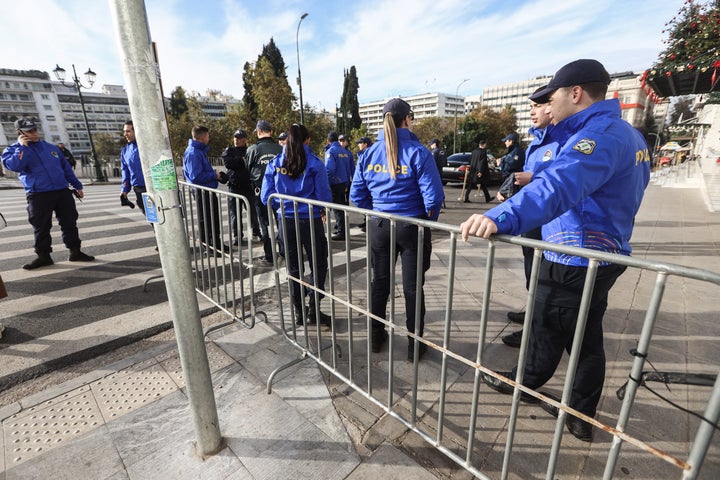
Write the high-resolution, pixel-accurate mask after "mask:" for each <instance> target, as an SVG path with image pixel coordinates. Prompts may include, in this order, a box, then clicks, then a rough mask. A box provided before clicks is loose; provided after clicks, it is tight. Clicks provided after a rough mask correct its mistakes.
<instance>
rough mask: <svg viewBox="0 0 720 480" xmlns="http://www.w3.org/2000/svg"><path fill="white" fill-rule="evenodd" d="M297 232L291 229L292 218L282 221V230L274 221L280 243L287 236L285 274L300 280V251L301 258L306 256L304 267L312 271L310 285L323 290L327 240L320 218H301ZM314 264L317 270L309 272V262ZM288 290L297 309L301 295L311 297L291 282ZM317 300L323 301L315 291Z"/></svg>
mask: <svg viewBox="0 0 720 480" xmlns="http://www.w3.org/2000/svg"><path fill="white" fill-rule="evenodd" d="M298 223H299V230H298V229H296V228H295V219H294V218H292V217H286V218H285V227H286V228H287V229H286V230H283V225H282V220H281V219H279V220H278V224H279V225H280V227H279V234H280V240H281V241H282V242H284V241H285V237H287V243H288V249H287V252H286V256H285V258H286V261H287V267H288V273H289V274H290V275H291V276H293V277H296V278H302V276H303V275H304V264H305V262H304V260H303V251H304V252H305V257H307V260H308V264H309V265H310V271H311V272H312V275H311V278H310V283H312V284H313V285H314V286H315V287H317V288H319V289H322V290H324V289H325V278H326V277H327V271H328V243H327V237H325V229H324V228H323V221H322V219H320V218H316V219H309V218H301V219H299V220H298ZM311 229H312V230H314V234H315V244H314V245H313V243H312V237H311V235H310V230H311ZM298 236H299V237H300V251H298V246H297V238H298ZM314 258H315V261H316V262H317V271H315V270H314V269H313V259H314ZM290 286H291V288H290V296H291V298H292V300H293V303H294V304H295V306H300V305H301V304H302V303H303V298H304V296H305V295H308V294H311V295H314V294H313V293H312V292H303V293H301V288H300V284H299V283H297V282H295V281H292V283H291V285H290ZM319 295H320V298H323V296H324V295H323V294H322V293H320V292H319Z"/></svg>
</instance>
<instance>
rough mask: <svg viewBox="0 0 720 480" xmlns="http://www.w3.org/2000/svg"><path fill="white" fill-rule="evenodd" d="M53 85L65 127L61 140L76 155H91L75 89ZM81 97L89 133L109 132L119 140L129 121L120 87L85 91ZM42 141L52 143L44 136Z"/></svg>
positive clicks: (57, 83)
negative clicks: (124, 125)
mask: <svg viewBox="0 0 720 480" xmlns="http://www.w3.org/2000/svg"><path fill="white" fill-rule="evenodd" d="M52 85H53V88H54V90H55V92H56V94H57V100H58V103H59V104H60V110H61V112H62V121H63V123H64V126H65V132H66V135H65V136H64V138H63V140H62V141H64V142H65V144H66V145H67V147H68V148H69V149H70V151H72V152H73V154H75V155H76V156H82V155H90V153H91V149H90V139H89V138H88V133H87V128H86V127H85V119H84V118H83V112H82V106H81V105H80V97H79V96H78V93H77V90H75V87H73V86H71V87H66V86H64V85H63V84H61V83H60V82H52ZM82 96H83V101H84V102H85V113H86V114H87V120H88V125H89V126H90V131H91V132H92V134H93V135H95V134H97V133H109V134H111V135H113V136H117V137H118V138H119V136H120V132H122V129H123V124H124V123H125V121H126V120H130V105H129V103H128V98H127V93H126V92H125V89H124V88H123V87H122V86H121V85H103V86H102V87H101V88H100V92H93V91H88V90H84V91H83V92H82ZM45 140H47V141H48V142H50V141H51V140H50V139H48V138H47V137H46V138H45ZM53 143H57V142H53Z"/></svg>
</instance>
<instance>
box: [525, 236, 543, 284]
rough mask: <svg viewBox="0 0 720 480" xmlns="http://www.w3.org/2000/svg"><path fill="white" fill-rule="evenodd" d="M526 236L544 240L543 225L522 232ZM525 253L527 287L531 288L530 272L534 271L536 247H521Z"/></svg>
mask: <svg viewBox="0 0 720 480" xmlns="http://www.w3.org/2000/svg"><path fill="white" fill-rule="evenodd" d="M522 236H523V237H525V238H531V239H533V240H542V227H537V228H533V229H532V230H528V231H527V232H525V233H523V234H522ZM521 248H522V253H523V263H524V267H525V289H527V290H529V289H530V274H531V273H532V263H533V256H534V255H535V249H534V248H530V247H521Z"/></svg>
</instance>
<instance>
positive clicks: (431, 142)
mask: <svg viewBox="0 0 720 480" xmlns="http://www.w3.org/2000/svg"><path fill="white" fill-rule="evenodd" d="M433 144H434V145H437V146H438V147H439V146H440V140H438V139H437V138H433V139H432V140H430V145H433Z"/></svg>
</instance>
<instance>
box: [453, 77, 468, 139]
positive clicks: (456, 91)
mask: <svg viewBox="0 0 720 480" xmlns="http://www.w3.org/2000/svg"><path fill="white" fill-rule="evenodd" d="M468 80H470V79H469V78H466V79H465V80H463V81H462V82H460V83H458V86H457V88H456V89H455V97H457V96H458V92H459V91H460V86H461V85H462V84H463V83H465V82H467V81H468ZM456 139H457V107H455V130H454V131H453V153H455V145H456V142H455V140H456Z"/></svg>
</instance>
